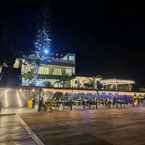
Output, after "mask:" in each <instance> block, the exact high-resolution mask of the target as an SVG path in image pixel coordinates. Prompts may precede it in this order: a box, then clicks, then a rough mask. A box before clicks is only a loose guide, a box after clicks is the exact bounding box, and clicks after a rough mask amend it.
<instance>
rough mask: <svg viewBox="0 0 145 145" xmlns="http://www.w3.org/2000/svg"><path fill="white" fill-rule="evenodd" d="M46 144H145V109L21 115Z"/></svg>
mask: <svg viewBox="0 0 145 145" xmlns="http://www.w3.org/2000/svg"><path fill="white" fill-rule="evenodd" d="M21 117H22V118H23V120H24V121H25V122H26V123H27V125H28V126H29V127H30V128H31V129H32V130H33V132H35V134H36V135H37V136H38V137H39V138H40V139H41V141H42V142H43V143H44V144H45V145H145V108H135V109H133V108H132V109H131V108H130V109H118V110H117V109H100V110H90V111H68V112H52V113H31V114H23V115H21Z"/></svg>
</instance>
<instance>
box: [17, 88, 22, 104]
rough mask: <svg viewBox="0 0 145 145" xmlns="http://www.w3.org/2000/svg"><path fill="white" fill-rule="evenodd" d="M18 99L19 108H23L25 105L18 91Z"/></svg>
mask: <svg viewBox="0 0 145 145" xmlns="http://www.w3.org/2000/svg"><path fill="white" fill-rule="evenodd" d="M16 97H17V101H18V105H19V107H22V106H23V104H22V101H21V99H20V94H19V92H18V91H16Z"/></svg>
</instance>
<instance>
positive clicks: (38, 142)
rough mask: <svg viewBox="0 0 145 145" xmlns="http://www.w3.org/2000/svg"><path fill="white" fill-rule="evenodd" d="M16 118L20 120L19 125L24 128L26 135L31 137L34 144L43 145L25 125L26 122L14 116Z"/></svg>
mask: <svg viewBox="0 0 145 145" xmlns="http://www.w3.org/2000/svg"><path fill="white" fill-rule="evenodd" d="M16 116H17V117H18V119H19V120H20V123H21V124H22V126H23V127H24V128H25V130H26V131H27V132H28V134H29V135H30V136H31V138H32V139H33V140H34V142H35V143H36V144H37V145H45V144H44V143H43V142H42V141H41V139H40V138H39V137H38V136H37V135H36V134H35V133H34V132H33V131H32V129H31V128H30V127H29V126H28V125H27V124H26V122H25V121H24V120H23V119H22V118H21V117H20V116H19V115H18V114H16Z"/></svg>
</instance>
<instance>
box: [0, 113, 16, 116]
mask: <svg viewBox="0 0 145 145" xmlns="http://www.w3.org/2000/svg"><path fill="white" fill-rule="evenodd" d="M13 115H16V113H1V114H0V116H13Z"/></svg>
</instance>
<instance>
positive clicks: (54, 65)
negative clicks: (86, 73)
mask: <svg viewBox="0 0 145 145" xmlns="http://www.w3.org/2000/svg"><path fill="white" fill-rule="evenodd" d="M20 66H21V75H22V86H38V87H54V88H62V87H65V88H70V87H71V86H70V85H71V82H70V80H71V79H72V78H73V77H74V76H75V54H71V53H69V54H66V55H64V56H61V57H56V56H55V57H52V56H51V57H48V58H47V59H44V60H40V59H39V60H35V59H31V58H28V59H26V58H25V59H16V61H15V64H14V67H20Z"/></svg>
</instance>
